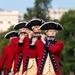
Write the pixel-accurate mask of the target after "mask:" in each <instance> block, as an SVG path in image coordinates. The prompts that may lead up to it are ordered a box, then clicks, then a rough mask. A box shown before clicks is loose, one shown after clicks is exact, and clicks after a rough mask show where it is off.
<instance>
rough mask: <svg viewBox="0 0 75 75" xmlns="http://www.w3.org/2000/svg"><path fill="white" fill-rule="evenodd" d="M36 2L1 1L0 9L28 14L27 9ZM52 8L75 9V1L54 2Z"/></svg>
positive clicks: (25, 0)
mask: <svg viewBox="0 0 75 75" xmlns="http://www.w3.org/2000/svg"><path fill="white" fill-rule="evenodd" d="M34 1H35V0H0V9H4V10H17V11H19V12H22V13H26V9H27V8H30V7H33V6H34ZM51 5H52V8H75V0H53V1H52V3H51Z"/></svg>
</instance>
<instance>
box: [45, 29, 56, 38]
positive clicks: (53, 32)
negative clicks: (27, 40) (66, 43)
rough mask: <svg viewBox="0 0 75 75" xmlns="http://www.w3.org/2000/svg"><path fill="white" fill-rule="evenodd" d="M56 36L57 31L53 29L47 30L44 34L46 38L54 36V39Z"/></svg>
mask: <svg viewBox="0 0 75 75" xmlns="http://www.w3.org/2000/svg"><path fill="white" fill-rule="evenodd" d="M56 34H57V30H54V29H50V30H47V32H46V35H47V36H54V37H55V36H56Z"/></svg>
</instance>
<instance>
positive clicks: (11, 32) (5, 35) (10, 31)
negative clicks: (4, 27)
mask: <svg viewBox="0 0 75 75" xmlns="http://www.w3.org/2000/svg"><path fill="white" fill-rule="evenodd" d="M12 32H15V33H17V31H10V32H8V33H6V34H5V36H4V38H6V36H7V35H8V34H10V33H12Z"/></svg>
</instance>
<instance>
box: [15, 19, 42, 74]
mask: <svg viewBox="0 0 75 75" xmlns="http://www.w3.org/2000/svg"><path fill="white" fill-rule="evenodd" d="M42 23H43V22H42V20H41V19H32V20H30V21H28V22H27V24H26V27H27V28H28V29H30V30H31V31H33V34H32V35H31V36H29V37H26V40H21V37H20V39H19V40H21V41H22V42H23V41H24V42H23V46H22V47H23V74H24V73H26V71H27V70H28V69H30V68H31V67H32V66H33V62H35V59H29V57H28V54H27V50H28V46H29V43H31V41H32V38H33V37H38V38H40V32H41V30H39V27H40V25H42ZM28 35H30V33H28ZM21 41H19V44H21V43H22V42H21ZM22 47H21V46H20V47H19V46H18V47H17V48H18V49H16V50H18V51H19V52H20V50H21V48H22ZM35 64H36V63H35ZM27 73H28V72H27Z"/></svg>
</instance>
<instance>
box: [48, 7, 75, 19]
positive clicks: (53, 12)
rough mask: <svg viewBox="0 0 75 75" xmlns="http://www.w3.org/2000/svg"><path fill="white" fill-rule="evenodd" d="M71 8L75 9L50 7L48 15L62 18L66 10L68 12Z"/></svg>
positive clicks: (52, 17)
mask: <svg viewBox="0 0 75 75" xmlns="http://www.w3.org/2000/svg"><path fill="white" fill-rule="evenodd" d="M69 10H75V9H68V8H57V9H54V8H50V9H49V14H48V16H50V18H51V20H54V19H57V20H60V18H61V17H62V15H63V14H64V13H65V12H68V11H69Z"/></svg>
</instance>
